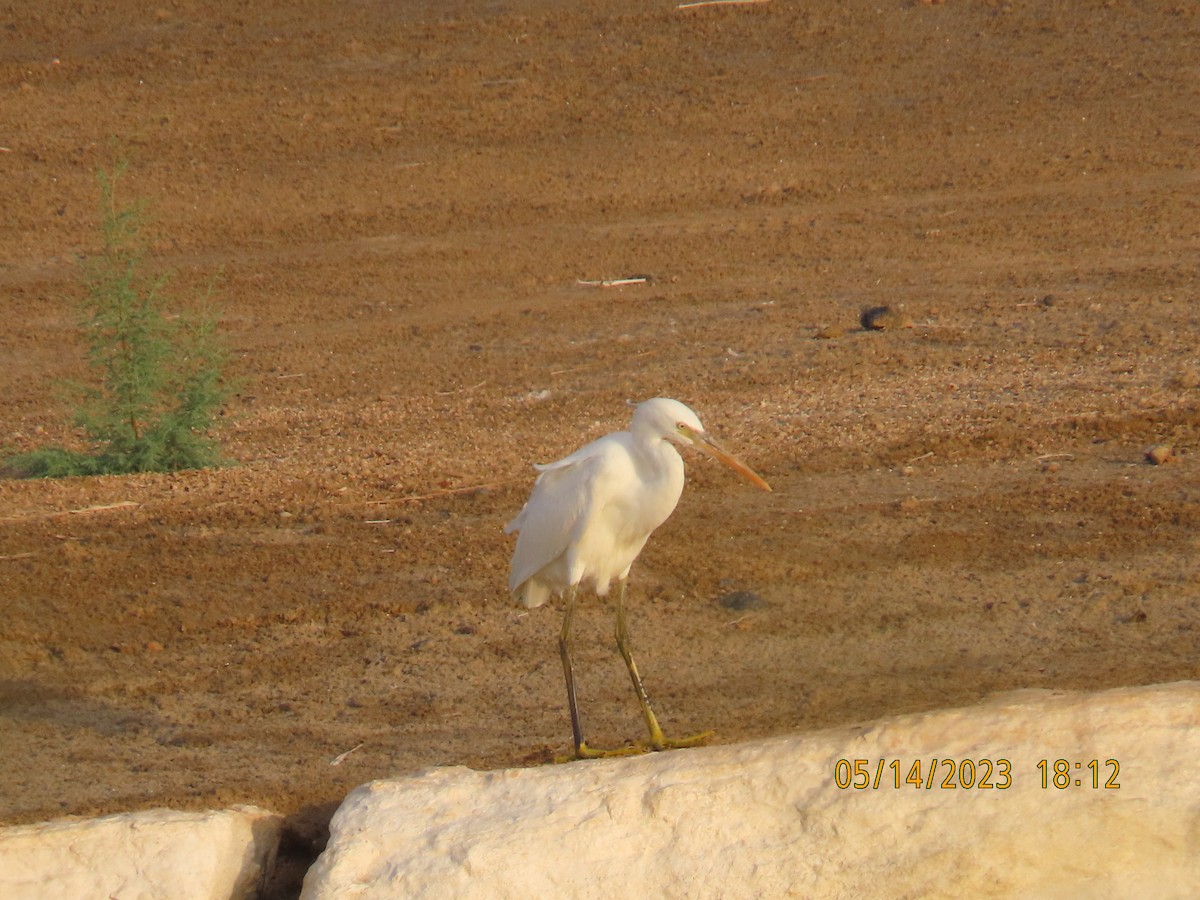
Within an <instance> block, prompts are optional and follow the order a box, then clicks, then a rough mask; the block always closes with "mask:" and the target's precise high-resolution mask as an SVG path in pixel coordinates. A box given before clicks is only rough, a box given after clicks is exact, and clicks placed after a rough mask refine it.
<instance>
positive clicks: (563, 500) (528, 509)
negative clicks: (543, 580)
mask: <svg viewBox="0 0 1200 900" xmlns="http://www.w3.org/2000/svg"><path fill="white" fill-rule="evenodd" d="M603 440H604V439H603V438H601V439H600V440H596V441H592V443H590V444H587V445H586V446H584V447H581V448H580V449H578V450H576V451H575V452H574V453H572V454H571V455H570V456H565V457H563V458H562V459H560V460H558V461H557V462H552V463H547V464H545V465H535V466H534V468H535V469H537V470H538V472H539V473H540V474H539V475H538V477H537V481H535V482H534V484H533V490H532V491H531V492H530V495H529V500H528V501H527V502H526V503H525V506H524V507H522V509H521V511H520V512H519V513H518V514H517V516H516V518H514V519H513V520H512V521H511V522H509V523H508V524H507V525H505V526H504V532H505V534H512V532H514V531H518V532H520V534H519V535H518V536H517V546H516V549H515V550H514V551H513V558H512V570H511V573H510V575H509V579H508V587H509V590H511V591H515V590H517V588H519V587H520V586H521V585H522V584H524V583H525V582H526V581H528V580H529V579H530V578H532V577H533V576H535V575H536V574H537V573H538V572H540V571H541V570H542V569H543V568H544V567H546V566H547V565H549V564H550V563H552V562H554V561H555V560H556V559H558V558H559V557H560V556H562V555H563V554H564V553H565V552H566V550H567V547H568V545H569V544H570V542H571V539H572V536H573V535H574V533H575V531H576V526H577V524H578V523H579V520H580V517H581V516H583V515H585V514H586V510H587V508H588V506H589V501H591V500H592V497H591V496H590V487H591V485H592V484H593V483H594V482H595V481H596V479H597V477H598V475H599V474H600V472H601V471H602V469H603V466H604V458H605V445H604V444H603V443H602V442H603ZM562 578H563V581H564V583H563V584H562V585H561V587H566V583H565V578H566V573H565V570H564V572H563V573H562ZM556 587H557V586H556Z"/></svg>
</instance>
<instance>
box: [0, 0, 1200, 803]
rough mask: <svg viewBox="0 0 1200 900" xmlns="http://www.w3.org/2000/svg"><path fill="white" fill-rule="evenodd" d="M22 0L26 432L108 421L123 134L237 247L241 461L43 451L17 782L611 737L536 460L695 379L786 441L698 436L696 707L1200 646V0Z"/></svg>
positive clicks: (703, 400) (607, 708)
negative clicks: (112, 257) (743, 606)
mask: <svg viewBox="0 0 1200 900" xmlns="http://www.w3.org/2000/svg"><path fill="white" fill-rule="evenodd" d="M431 6H432V7H434V8H436V11H430V7H431ZM0 25H2V26H3V28H2V31H0V33H2V34H3V43H2V44H0V121H2V122H3V123H4V126H3V128H2V129H0V145H2V146H3V150H2V151H0V171H2V172H3V180H4V194H5V200H4V207H3V208H4V223H3V227H2V229H0V288H2V290H3V302H4V308H5V312H6V315H5V324H4V327H3V330H2V331H0V358H2V359H3V365H2V366H0V396H3V398H4V400H3V403H2V404H0V445H2V446H3V447H4V448H5V449H6V450H8V451H17V450H25V449H29V448H32V447H36V446H40V445H44V444H47V443H53V442H67V443H69V442H71V441H73V440H75V439H76V436H75V435H73V433H72V431H71V427H70V411H69V405H67V404H65V403H64V402H63V400H62V399H61V392H60V390H59V388H58V385H59V384H60V383H61V381H62V380H64V379H67V378H71V377H77V376H79V375H81V374H82V372H83V364H82V360H83V355H82V349H83V348H82V343H81V340H80V335H79V333H78V330H77V328H76V326H75V320H74V313H73V310H72V302H73V301H74V299H75V298H77V297H78V296H79V293H80V287H79V268H78V265H77V259H78V258H79V257H80V256H85V255H87V254H88V253H91V252H93V251H94V250H95V249H96V247H97V245H98V236H97V227H96V226H97V218H98V217H97V214H96V206H97V202H96V201H97V194H98V190H97V181H96V176H95V170H96V167H97V166H99V165H104V164H107V163H108V161H109V160H110V159H111V155H110V151H109V149H108V140H109V137H110V136H111V135H117V136H119V137H121V138H122V139H123V140H124V141H125V144H126V147H127V150H128V153H129V155H130V157H131V159H132V162H133V168H132V170H131V172H130V174H129V176H128V178H127V180H126V185H125V190H126V191H127V192H128V196H129V197H131V198H132V197H137V196H140V197H145V198H147V199H148V200H149V201H150V202H151V204H152V208H153V211H154V214H155V219H156V233H157V234H158V235H159V240H158V242H157V244H156V245H155V251H156V252H155V257H154V261H155V264H156V265H161V266H163V267H165V268H170V269H172V270H174V271H175V273H176V277H175V281H174V282H173V284H174V286H175V287H176V288H177V289H178V292H179V293H180V294H181V295H184V296H186V295H188V293H189V292H190V291H191V290H192V289H193V288H197V287H201V286H203V285H204V284H206V283H207V282H208V281H209V280H210V279H211V278H212V277H213V276H214V275H216V274H217V273H220V281H219V291H218V296H217V302H218V304H219V305H220V307H221V308H222V310H223V318H222V329H223V332H224V334H225V335H226V337H227V339H228V342H229V345H230V347H231V349H232V351H233V352H232V362H231V364H230V367H229V368H230V374H231V375H232V376H233V377H234V378H235V379H236V383H237V391H236V395H235V397H234V398H233V399H232V400H231V402H230V403H229V405H228V408H227V410H226V415H225V419H224V422H225V425H224V427H223V429H222V431H221V440H222V445H223V447H224V450H225V452H226V453H227V454H228V456H229V457H230V458H231V459H232V460H233V461H234V464H233V465H231V466H229V467H228V468H224V469H220V470H216V471H202V472H188V473H183V474H177V475H163V476H147V477H133V478H116V477H113V478H95V479H74V480H65V481H59V482H28V481H14V480H9V481H2V482H0V758H3V759H5V760H7V764H6V765H5V766H4V770H3V774H0V798H2V799H0V820H2V821H4V822H8V823H14V822H23V821H29V820H36V819H41V818H47V817H54V816H59V815H63V814H76V813H77V814H91V813H98V812H103V811H112V810H126V809H135V808H140V807H148V806H159V805H171V806H177V807H188V808H199V807H211V806H219V805H224V804H231V803H238V802H253V803H258V804H262V805H264V806H267V807H271V808H274V809H277V810H279V811H281V812H284V813H288V814H298V819H297V821H298V822H301V821H309V822H317V823H319V821H320V819H321V817H322V816H323V815H325V814H326V812H325V811H326V810H327V808H328V807H327V804H330V803H334V802H336V801H337V800H338V799H339V798H340V797H341V796H342V795H343V794H344V793H345V792H346V791H347V790H348V789H349V788H351V787H352V786H354V785H356V784H359V783H361V782H364V781H367V780H370V779H374V778H382V777H387V776H389V775H395V774H398V773H408V772H413V771H415V770H418V769H420V768H422V767H425V766H432V765H453V764H463V765H468V766H476V767H498V766H512V765H523V764H529V763H538V762H542V761H544V760H546V759H548V758H551V757H552V756H553V755H555V754H557V753H562V752H564V751H565V750H566V749H567V747H568V743H569V734H570V732H569V728H568V722H567V716H566V712H565V702H564V697H563V689H562V678H561V672H560V668H559V661H558V651H557V645H556V640H557V632H558V629H559V624H560V616H559V612H558V610H559V609H560V608H561V607H555V608H543V609H539V610H534V611H530V612H527V611H524V610H522V609H519V608H516V607H514V606H513V605H512V604H511V603H510V601H509V599H508V596H507V592H506V589H505V579H506V575H507V561H508V554H509V552H510V548H511V541H510V539H508V538H506V537H505V536H504V535H503V534H502V531H501V528H502V526H503V524H504V523H505V522H506V521H507V519H508V518H509V517H510V516H512V515H513V514H514V513H515V512H516V511H517V510H518V509H519V508H520V506H521V503H522V502H523V500H524V498H525V496H526V494H527V491H528V489H529V486H530V484H531V482H532V477H533V471H532V469H531V468H530V464H531V463H533V462H537V461H548V460H552V459H555V458H558V457H559V456H561V455H563V454H565V453H566V452H568V451H570V450H572V449H574V448H575V447H576V446H578V445H579V444H581V443H582V442H584V441H585V440H587V439H590V438H593V437H596V436H598V435H600V434H602V433H604V432H606V431H611V430H615V429H617V428H620V427H624V425H625V424H626V422H627V419H628V414H629V411H628V409H627V408H626V406H625V401H626V400H627V399H642V398H645V397H649V396H654V395H666V396H673V397H678V398H680V399H682V400H684V401H685V402H687V403H689V404H691V405H692V406H694V408H695V409H696V410H697V411H698V412H699V414H700V415H701V417H702V418H703V420H704V422H705V423H706V425H707V426H708V427H709V428H710V430H712V431H713V432H715V433H717V434H719V435H720V436H721V437H722V438H723V439H724V442H725V443H726V444H727V445H728V446H729V447H730V449H732V450H734V451H735V452H738V453H739V454H740V455H742V456H743V457H744V458H745V459H746V460H747V461H748V462H750V463H751V464H752V465H754V466H755V467H756V468H757V469H759V470H760V471H761V472H762V473H763V474H764V475H765V476H766V477H767V478H768V479H769V480H770V481H771V483H772V484H773V486H774V488H775V492H774V493H773V494H769V495H767V494H761V493H758V492H756V491H754V490H753V489H752V488H750V487H749V486H747V485H745V484H744V483H742V482H741V481H739V480H737V479H736V478H735V477H734V476H733V475H731V474H730V473H729V472H727V471H726V470H723V469H721V468H720V467H718V466H716V465H714V464H712V463H710V462H707V461H704V460H697V459H689V461H688V462H689V479H690V484H689V487H688V489H687V490H686V492H685V494H684V498H683V501H682V502H681V504H680V507H679V509H678V511H677V512H676V514H675V516H674V517H673V518H672V519H671V520H670V521H669V523H668V524H667V525H665V526H664V527H663V528H662V529H661V531H660V532H659V533H658V534H656V535H655V536H654V537H653V538H652V540H651V542H650V544H649V545H648V547H647V549H646V551H645V553H644V554H643V556H642V559H641V560H640V561H639V563H638V564H637V565H636V566H635V568H634V574H633V580H632V593H631V627H632V630H633V633H634V640H635V642H636V644H637V647H638V652H639V656H640V663H641V666H642V669H643V673H644V674H645V676H646V681H647V686H648V688H649V690H650V693H651V695H652V696H653V697H654V698H655V699H656V702H657V705H658V707H659V709H660V712H661V714H662V718H663V721H664V725H665V727H667V729H668V731H669V732H673V733H677V734H683V733H690V732H692V731H695V730H699V729H704V728H713V729H715V731H716V738H715V740H716V741H718V742H732V741H744V740H748V739H752V738H758V737H762V736H766V735H772V734H779V733H782V732H791V731H803V730H809V729H815V728H821V727H824V726H829V725H833V724H838V723H847V722H854V721H860V720H866V719H871V718H873V717H877V716H881V715H885V714H890V713H899V712H905V711H912V710H921V709H928V708H933V707H940V706H947V705H955V704H965V703H971V702H973V701H975V700H977V699H978V698H980V697H982V696H984V695H986V694H988V693H990V692H994V691H1001V690H1007V689H1012V688H1023V687H1066V688H1092V687H1095V688H1099V687H1106V686H1113V685H1129V684H1141V683H1149V682H1161V681H1171V680H1175V679H1184V678H1194V677H1197V676H1198V675H1200V662H1198V661H1197V660H1198V657H1197V652H1196V649H1197V640H1198V638H1200V532H1198V530H1197V526H1198V525H1200V461H1198V459H1197V455H1196V453H1195V450H1196V447H1197V443H1198V438H1200V417H1198V409H1200V359H1198V356H1197V335H1198V334H1200V306H1198V302H1200V297H1198V278H1197V264H1198V260H1200V206H1198V204H1197V199H1196V198H1197V191H1198V188H1200V145H1198V142H1197V137H1198V135H1200V130H1198V122H1197V114H1196V113H1197V109H1198V108H1200V90H1198V87H1197V85H1198V84H1200V67H1198V64H1197V60H1200V16H1198V12H1197V8H1196V6H1195V4H1193V3H1190V2H1179V0H1174V2H1167V0H1164V2H1155V0H1147V2H1137V3H1111V2H1096V3H1092V2H1078V3H1057V4H1046V3H1043V2H1040V0H1013V2H1002V0H992V2H955V0H951V2H948V3H945V4H940V5H924V4H921V3H915V4H914V3H909V2H902V0H889V2H884V3H879V2H874V0H872V2H860V0H851V2H843V3H836V4H833V3H827V4H800V3H792V2H785V0H771V2H769V3H765V4H761V5H755V6H737V7H726V8H706V9H698V10H691V11H677V10H676V9H675V8H674V3H657V2H655V3H648V2H646V0H604V2H600V0H581V2H579V3H572V4H562V3H551V2H547V0H511V2H505V0H497V2H484V0H456V2H445V3H439V4H428V3H418V2H415V0H401V2H360V3H349V4H329V3H324V2H306V3H303V2H296V3H289V4H259V5H254V4H251V5H250V6H249V7H247V5H246V4H242V3H193V2H186V0H185V2H179V3H169V4H168V3H164V5H163V7H162V9H160V10H158V11H157V12H155V11H153V10H149V11H148V10H147V8H146V7H145V5H144V4H137V3H132V2H117V3H105V4H94V5H85V7H84V9H83V10H82V11H81V10H80V7H79V4H76V3H73V2H72V3H67V2H65V0H49V2H44V3H40V4H37V5H36V9H32V11H30V10H28V9H27V10H24V11H22V12H21V13H20V14H19V15H18V14H17V13H15V12H12V11H10V12H8V13H7V14H3V15H0ZM629 275H649V276H650V277H651V280H650V281H649V283H646V284H642V285H632V286H627V287H611V288H603V287H589V286H584V285H581V284H580V283H579V282H580V280H599V279H610V278H617V277H622V276H629ZM882 304H890V305H893V306H903V312H902V313H900V314H897V315H895V316H893V317H892V319H891V321H890V322H889V323H888V324H889V327H888V328H886V329H885V330H882V331H863V330H861V329H860V328H859V325H858V323H859V315H860V313H861V311H862V310H863V309H864V308H866V307H870V306H876V305H882ZM906 325H907V326H909V327H904V326H906ZM1156 443H1167V444H1171V445H1172V446H1173V447H1174V448H1175V454H1176V461H1175V462H1173V463H1170V464H1167V465H1162V466H1151V465H1149V464H1147V463H1146V462H1144V460H1143V454H1144V452H1145V450H1146V448H1147V447H1148V446H1149V445H1151V444H1156ZM735 589H744V590H752V591H754V592H756V593H757V594H758V595H759V596H760V597H761V598H762V599H763V600H764V601H765V606H763V607H762V608H758V609H753V610H748V611H732V610H729V609H726V608H723V607H722V606H721V605H719V604H718V602H717V601H718V598H720V597H721V596H722V595H724V594H726V593H728V592H729V591H731V590H735ZM579 624H580V635H579V649H578V656H579V659H578V664H579V668H580V679H581V690H582V703H583V707H584V715H585V719H586V723H587V725H588V728H589V734H590V737H591V739H592V741H593V742H595V743H597V744H606V743H608V744H616V743H620V742H622V741H625V740H627V739H631V738H638V737H640V736H641V725H640V720H639V718H638V712H637V706H636V704H635V702H634V700H633V697H632V694H631V692H630V691H629V686H628V683H627V680H626V677H625V673H624V670H623V668H622V666H621V663H620V660H619V658H618V657H617V655H616V654H615V652H614V651H613V649H612V646H611V640H610V633H611V627H612V623H611V610H609V609H607V608H606V605H601V604H598V603H592V604H590V605H589V606H586V607H585V608H584V610H583V613H582V618H581V621H580V623H579ZM1069 749H1070V748H1064V752H1066V751H1068V750H1069ZM305 817H307V819H305Z"/></svg>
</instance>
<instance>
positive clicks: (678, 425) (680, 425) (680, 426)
mask: <svg viewBox="0 0 1200 900" xmlns="http://www.w3.org/2000/svg"><path fill="white" fill-rule="evenodd" d="M675 430H676V431H687V426H686V425H684V424H683V423H682V422H676V423H675Z"/></svg>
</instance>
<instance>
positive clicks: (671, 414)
mask: <svg viewBox="0 0 1200 900" xmlns="http://www.w3.org/2000/svg"><path fill="white" fill-rule="evenodd" d="M632 430H633V432H634V434H642V435H645V436H646V437H649V438H651V439H653V438H661V439H662V440H667V441H670V442H671V443H673V444H678V445H679V446H681V447H694V448H695V449H697V450H699V451H700V452H701V453H705V454H707V455H708V456H711V457H712V458H713V459H717V460H720V461H721V462H723V463H724V464H725V465H727V466H729V468H731V469H733V470H734V471H735V472H737V473H738V474H739V475H741V476H742V477H743V478H745V479H746V480H747V481H749V482H750V483H751V484H753V485H754V486H755V487H758V488H761V489H762V490H764V491H769V490H771V486H770V485H769V484H767V483H766V481H764V480H763V479H762V477H761V476H759V474H758V473H757V472H755V471H754V470H753V469H751V468H750V467H749V466H747V465H746V464H745V463H744V462H742V461H741V460H740V459H738V458H737V457H736V456H734V455H733V454H732V453H729V452H727V451H726V450H724V449H722V448H721V446H720V445H719V444H718V443H717V442H716V441H715V440H713V439H712V438H711V437H710V436H709V434H708V433H707V432H706V431H705V430H704V426H703V425H701V424H700V417H699V416H697V415H696V414H695V413H694V412H692V410H691V409H690V408H688V407H687V406H684V405H683V404H682V403H680V402H679V401H678V400H671V399H668V398H666V397H655V398H654V399H653V400H646V401H645V402H643V403H639V404H638V405H637V408H636V409H635V410H634V411H633V425H632Z"/></svg>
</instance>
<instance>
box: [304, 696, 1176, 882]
mask: <svg viewBox="0 0 1200 900" xmlns="http://www.w3.org/2000/svg"><path fill="white" fill-rule="evenodd" d="M1197 726H1200V682H1181V683H1178V684H1172V685H1162V686H1155V687H1147V688H1133V689H1120V690H1112V691H1105V692H1103V693H1097V694H1074V693H1061V692H1060V693H1051V692H1046V691H1022V692H1018V693H1015V694H1006V695H1003V696H1000V697H997V698H995V699H993V700H991V701H989V702H987V703H985V704H982V705H980V706H977V707H973V708H970V709H960V710H949V711H939V712H931V713H925V714H921V715H910V716H902V717H899V718H893V719H887V720H883V721H879V722H876V723H873V724H869V725H864V726H861V727H854V728H842V729H837V730H831V731H825V732H820V733H816V734H811V735H804V736H797V737H788V738H781V739H775V740H770V741H766V742H762V743H757V744H747V745H741V746H727V747H711V748H703V749H697V750H681V751H674V752H669V753H659V754H652V755H647V756H640V757H633V758H626V759H618V760H602V761H594V762H580V763H572V764H570V765H561V766H546V767H542V768H536V769H521V770H509V771H498V772H474V771H471V770H469V769H465V768H450V769H437V770H431V771H429V772H426V773H424V774H422V775H420V776H417V777H413V778H407V779H403V780H398V781H390V782H383V781H380V782H374V783H371V784H367V785H364V786H362V787H359V788H357V789H355V790H354V791H353V792H351V793H350V795H349V796H348V797H347V798H346V800H345V802H344V803H343V805H342V807H341V809H340V810H339V811H338V813H337V814H336V816H335V817H334V819H333V822H332V825H331V838H330V842H329V846H328V847H327V849H326V851H325V852H324V853H323V854H322V856H321V858H320V859H319V860H318V861H317V863H316V865H315V866H314V867H313V868H312V869H311V870H310V871H309V873H308V877H307V878H306V879H305V884H304V893H303V895H302V896H303V897H304V898H307V900H319V898H335V897H336V898H339V900H344V898H367V897H372V898H373V897H380V898H382V897H423V898H438V897H447V898H450V897H453V898H475V897H478V898H529V897H583V898H593V897H594V898H604V900H613V898H623V897H634V896H644V897H681V898H682V897H724V898H739V897H786V896H795V897H889V898H891V897H967V896H972V897H982V896H990V897H995V896H1013V895H1018V896H1024V897H1053V898H1058V897H1061V898H1068V897H1132V896H1137V897H1194V896H1196V892H1197V890H1198V886H1200V728H1198V727H1197ZM935 759H936V760H938V761H939V762H938V768H937V771H936V775H935V777H934V780H933V782H932V785H933V786H932V787H925V786H922V787H919V788H918V787H913V786H911V785H909V784H906V783H904V779H905V777H906V776H907V775H908V774H909V770H910V769H911V767H912V765H913V763H914V762H917V761H920V763H921V772H920V775H921V779H922V783H923V784H924V779H925V778H926V777H927V775H928V770H929V766H930V764H931V763H932V761H933V760H935ZM1043 759H1045V760H1048V761H1049V762H1048V764H1047V769H1048V770H1047V778H1048V781H1049V782H1050V783H1049V784H1048V786H1047V787H1043V786H1042V771H1041V770H1039V768H1038V762H1039V761H1040V760H1043ZM1057 759H1065V760H1067V761H1068V766H1069V768H1068V771H1067V775H1068V778H1067V780H1068V782H1069V786H1068V787H1066V788H1064V789H1059V788H1056V787H1054V786H1053V777H1054V774H1055V773H1054V768H1053V767H1054V761H1055V760H1057ZM1110 759H1112V760H1116V761H1117V763H1118V764H1119V771H1118V772H1116V777H1115V781H1116V783H1117V784H1119V785H1120V787H1119V788H1112V787H1110V788H1108V789H1105V788H1104V787H1103V785H1104V784H1105V782H1107V781H1108V779H1109V777H1110V775H1112V774H1113V773H1114V767H1113V765H1112V764H1109V763H1108V762H1107V760H1110ZM839 760H847V761H848V762H849V772H850V773H852V771H853V767H854V761H855V760H864V761H865V763H864V766H865V769H866V771H867V773H868V776H869V778H870V779H871V780H872V781H873V780H874V778H875V773H876V772H879V773H880V776H881V777H880V784H879V786H878V787H875V786H874V784H872V785H870V786H868V787H866V788H864V789H853V788H842V787H839V786H838V784H837V781H836V778H835V774H836V773H837V770H838V762H839ZM942 760H950V761H952V762H953V763H954V766H953V773H954V774H953V780H955V781H957V779H958V778H959V776H960V774H961V775H962V776H963V780H964V782H966V783H970V781H971V779H970V778H969V777H967V775H968V774H969V773H965V772H964V767H963V765H962V764H963V763H964V762H965V761H967V760H971V761H973V762H974V764H975V775H974V778H975V780H976V781H978V780H980V779H982V778H983V776H984V775H985V773H986V772H987V770H988V765H987V763H985V762H984V761H985V760H986V761H990V763H991V768H990V774H991V778H990V783H991V784H993V785H995V786H994V787H992V788H985V789H981V788H979V787H976V788H973V789H970V790H967V789H964V788H962V787H957V788H950V787H944V786H943V784H942V783H943V780H944V778H945V776H946V775H947V774H949V773H950V772H951V770H952V767H951V766H949V765H946V764H945V763H942V762H941V761H942ZM1001 760H1006V761H1007V762H1008V768H1007V770H1005V769H1004V764H1003V763H1001ZM1092 760H1096V761H1097V763H1096V767H1095V771H1096V774H1097V776H1098V780H1099V784H1100V785H1101V786H1100V787H1099V788H1096V787H1093V786H1092V777H1093V769H1091V768H1089V766H1088V763H1089V762H1090V761H1092ZM893 761H897V763H898V766H897V769H896V770H893V768H892V767H891V763H892V762H893ZM1075 763H1079V764H1080V766H1079V768H1076V767H1075ZM881 765H882V768H880V766H881ZM896 771H898V773H899V778H900V780H901V786H900V787H899V788H898V789H897V788H896V787H895V784H894V781H895V777H896ZM843 774H849V773H847V772H846V771H845V767H843ZM1005 774H1007V778H1005V777H1004V776H1005ZM1077 779H1078V780H1079V781H1080V782H1081V783H1080V785H1079V786H1076V784H1075V781H1076V780H1077ZM860 780H861V779H860ZM1006 781H1007V782H1008V783H1009V786H1008V787H1007V788H1001V784H1003V783H1004V782H1006Z"/></svg>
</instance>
